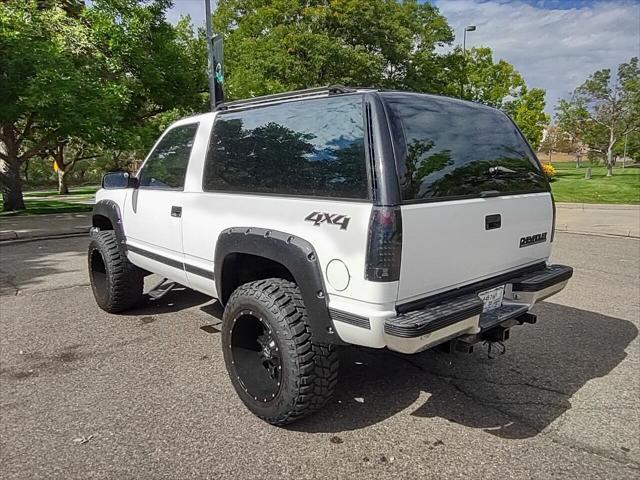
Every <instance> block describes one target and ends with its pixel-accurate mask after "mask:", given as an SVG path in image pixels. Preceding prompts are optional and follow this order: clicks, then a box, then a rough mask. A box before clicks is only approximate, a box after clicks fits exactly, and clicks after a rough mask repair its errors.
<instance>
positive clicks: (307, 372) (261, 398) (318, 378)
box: [222, 278, 338, 425]
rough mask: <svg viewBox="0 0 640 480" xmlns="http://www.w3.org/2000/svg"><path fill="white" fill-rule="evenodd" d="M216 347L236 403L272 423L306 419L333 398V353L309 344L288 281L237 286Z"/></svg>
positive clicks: (304, 320)
mask: <svg viewBox="0 0 640 480" xmlns="http://www.w3.org/2000/svg"><path fill="white" fill-rule="evenodd" d="M222 346H223V353H224V360H225V364H226V367H227V371H228V372H229V376H230V378H231V383H232V384H233V386H234V388H235V390H236V392H237V393H238V395H239V396H240V398H241V400H242V401H243V402H244V404H245V405H246V406H247V408H248V409H249V410H251V412H253V413H254V414H255V415H257V416H258V417H260V418H262V419H263V420H265V421H267V422H269V423H271V424H273V425H285V424H288V423H291V422H293V421H295V420H298V419H300V418H302V417H306V416H307V415H310V414H311V413H313V412H315V411H316V410H318V409H320V408H321V407H322V406H324V405H325V403H326V402H327V400H329V398H330V397H331V395H332V394H333V391H334V389H335V385H336V382H337V379H338V355H337V352H336V350H335V347H334V346H333V345H324V344H316V343H314V342H312V341H311V333H310V329H309V322H308V318H307V313H306V309H305V307H304V302H303V301H302V295H301V294H300V290H299V288H298V286H297V285H296V284H295V283H293V282H290V281H287V280H283V279H280V278H271V279H267V280H259V281H256V282H252V283H247V284H244V285H242V286H240V287H238V289H237V290H236V291H235V292H234V293H233V295H231V298H230V299H229V302H228V303H227V306H226V308H225V311H224V315H223V324H222Z"/></svg>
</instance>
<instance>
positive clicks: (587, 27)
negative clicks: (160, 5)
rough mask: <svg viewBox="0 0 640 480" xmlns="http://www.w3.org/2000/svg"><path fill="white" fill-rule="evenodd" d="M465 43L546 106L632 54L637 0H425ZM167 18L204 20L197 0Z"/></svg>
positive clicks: (638, 21) (638, 37)
mask: <svg viewBox="0 0 640 480" xmlns="http://www.w3.org/2000/svg"><path fill="white" fill-rule="evenodd" d="M431 3H432V4H434V5H435V6H436V7H438V9H439V10H440V12H441V13H442V14H443V15H444V16H445V17H446V18H447V21H448V22H449V25H451V28H453V30H454V32H455V33H456V40H455V43H462V32H463V30H464V27H465V26H466V25H475V26H476V27H477V28H476V31H474V32H468V33H467V48H470V47H474V46H488V47H490V48H491V49H492V50H493V54H494V60H497V59H499V58H503V59H505V60H506V61H508V62H509V63H511V64H512V65H514V66H515V67H516V69H517V70H518V71H519V72H520V73H521V74H522V76H523V77H524V79H525V81H526V83H527V85H528V86H530V87H540V88H544V89H545V90H546V91H547V96H546V100H547V107H546V111H547V113H550V114H552V113H553V107H554V105H555V104H556V103H557V101H558V100H559V99H560V98H566V97H568V95H569V94H570V92H571V91H572V90H573V89H575V88H576V87H578V86H579V85H580V84H581V83H582V82H583V81H584V80H585V79H586V78H587V76H588V75H589V74H591V73H593V72H594V71H596V70H599V69H602V68H611V69H615V68H617V65H618V64H620V63H622V62H625V61H628V60H629V59H630V58H631V57H632V56H638V55H640V0H635V1H634V0H619V1H618V0H614V1H604V0H528V1H525V0H515V1H506V0H432V1H431ZM174 4H175V5H174V7H173V9H172V10H171V11H170V12H169V13H168V18H169V20H171V21H176V20H177V19H178V18H179V17H180V15H181V14H189V15H191V18H192V20H193V22H194V23H196V24H200V23H204V0H174ZM212 4H215V0H212Z"/></svg>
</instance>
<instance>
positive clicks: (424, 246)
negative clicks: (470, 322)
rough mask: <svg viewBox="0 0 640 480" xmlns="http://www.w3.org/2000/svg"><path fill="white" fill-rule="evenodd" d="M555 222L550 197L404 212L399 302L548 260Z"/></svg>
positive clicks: (453, 203)
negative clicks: (497, 222)
mask: <svg viewBox="0 0 640 480" xmlns="http://www.w3.org/2000/svg"><path fill="white" fill-rule="evenodd" d="M496 215H500V226H499V227H497V226H496V218H497V217H496ZM487 217H489V225H488V224H487ZM552 217H553V206H552V200H551V195H550V194H549V193H534V194H526V195H513V196H504V197H493V198H474V199H468V200H454V201H449V202H436V203H423V204H414V205H405V206H403V207H402V223H403V242H402V259H403V261H402V266H401V269H400V283H399V290H398V302H400V303H402V302H406V301H410V300H414V299H416V298H419V297H424V296H428V295H431V294H434V293H438V292H440V291H446V290H450V289H452V288H455V287H458V286H461V285H464V284H467V283H473V282H475V281H478V280H482V279H484V278H488V277H492V276H495V275H498V274H500V273H504V272H508V271H510V270H515V269H517V268H519V267H523V266H527V265H531V264H534V263H538V262H540V261H541V260H545V259H547V258H548V256H549V254H550V251H551V246H550V240H551V229H552ZM491 220H493V223H492V222H491ZM538 234H542V235H541V237H545V238H544V240H543V239H542V238H540V237H535V235H538ZM544 234H546V235H544ZM527 237H532V238H530V239H529V240H528V241H527ZM523 238H524V239H525V240H523V241H522V243H523V245H522V246H521V239H523ZM536 242H537V243H536Z"/></svg>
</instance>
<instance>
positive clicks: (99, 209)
mask: <svg viewBox="0 0 640 480" xmlns="http://www.w3.org/2000/svg"><path fill="white" fill-rule="evenodd" d="M96 216H102V217H106V218H108V219H109V221H110V222H111V225H112V226H113V230H114V232H115V233H116V238H117V239H118V245H120V248H121V249H122V251H123V253H125V254H126V244H127V238H126V236H125V234H124V227H123V226H122V214H121V213H120V207H119V206H118V204H117V203H116V202H114V201H113V200H100V201H99V202H97V203H96V204H95V205H94V206H93V213H92V214H91V225H92V227H93V228H92V231H93V229H94V228H95V227H98V228H99V227H100V226H99V225H96V223H97V222H96V221H95V217H96Z"/></svg>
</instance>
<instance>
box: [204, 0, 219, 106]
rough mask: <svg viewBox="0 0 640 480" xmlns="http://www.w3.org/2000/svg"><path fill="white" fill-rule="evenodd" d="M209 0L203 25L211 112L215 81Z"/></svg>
mask: <svg viewBox="0 0 640 480" xmlns="http://www.w3.org/2000/svg"><path fill="white" fill-rule="evenodd" d="M209 2H210V0H204V8H205V17H206V18H205V23H206V25H207V58H208V61H207V73H208V76H209V103H210V107H211V111H214V110H215V109H216V81H215V74H216V73H215V65H214V64H213V63H214V59H213V29H212V27H211V3H209Z"/></svg>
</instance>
